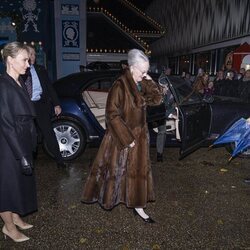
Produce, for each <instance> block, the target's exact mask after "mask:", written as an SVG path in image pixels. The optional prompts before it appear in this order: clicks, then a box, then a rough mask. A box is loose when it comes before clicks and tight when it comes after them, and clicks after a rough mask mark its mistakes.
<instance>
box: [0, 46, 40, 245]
mask: <svg viewBox="0 0 250 250" xmlns="http://www.w3.org/2000/svg"><path fill="white" fill-rule="evenodd" d="M1 54H2V58H3V61H4V63H5V65H6V72H5V73H4V74H3V75H2V76H1V77H0V147H1V157H0V216H1V218H2V220H3V222H4V226H3V228H2V232H3V234H4V235H5V237H6V236H8V237H9V238H11V239H12V240H13V241H15V242H23V241H26V240H29V238H28V237H27V236H25V235H24V234H22V233H21V232H20V231H19V230H18V229H17V227H18V228H20V229H29V228H32V227H33V226H32V225H30V224H28V223H26V222H24V221H23V219H22V218H21V217H20V216H24V215H26V214H29V213H31V212H34V211H36V210H37V196H36V184H35V176H34V173H33V170H32V151H33V149H35V147H36V130H35V124H34V117H35V110H34V108H33V105H32V103H31V101H30V99H29V96H28V94H27V92H26V90H24V88H23V82H22V81H21V79H20V77H19V76H20V74H24V73H25V71H26V69H27V68H28V67H29V63H28V60H29V55H28V48H27V47H26V46H25V45H23V44H21V43H19V42H11V43H9V44H6V45H5V47H4V48H3V50H2V51H1Z"/></svg>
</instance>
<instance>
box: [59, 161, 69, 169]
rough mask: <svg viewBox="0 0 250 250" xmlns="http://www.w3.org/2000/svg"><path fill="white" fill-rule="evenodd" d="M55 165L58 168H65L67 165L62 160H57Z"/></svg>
mask: <svg viewBox="0 0 250 250" xmlns="http://www.w3.org/2000/svg"><path fill="white" fill-rule="evenodd" d="M57 167H58V168H66V167H67V164H66V163H64V162H57Z"/></svg>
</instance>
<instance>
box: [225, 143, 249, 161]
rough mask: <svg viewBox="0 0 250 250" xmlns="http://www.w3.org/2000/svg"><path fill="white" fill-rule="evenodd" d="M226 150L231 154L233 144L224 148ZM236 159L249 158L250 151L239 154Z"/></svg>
mask: <svg viewBox="0 0 250 250" xmlns="http://www.w3.org/2000/svg"><path fill="white" fill-rule="evenodd" d="M225 148H226V150H227V151H228V152H229V153H230V154H232V153H233V151H234V148H235V144H234V143H229V144H227V145H226V146H225ZM238 157H240V158H250V149H248V150H246V151H244V152H243V153H241V154H238Z"/></svg>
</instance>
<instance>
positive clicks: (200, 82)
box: [193, 73, 209, 95]
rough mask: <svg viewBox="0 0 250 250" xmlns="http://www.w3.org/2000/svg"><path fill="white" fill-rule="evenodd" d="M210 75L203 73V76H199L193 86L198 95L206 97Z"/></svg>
mask: <svg viewBox="0 0 250 250" xmlns="http://www.w3.org/2000/svg"><path fill="white" fill-rule="evenodd" d="M208 79H209V75H208V74H207V73H202V75H199V76H197V78H196V79H195V82H194V84H193V90H194V92H196V93H200V94H202V95H204V93H205V89H206V88H207V85H208Z"/></svg>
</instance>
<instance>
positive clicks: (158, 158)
mask: <svg viewBox="0 0 250 250" xmlns="http://www.w3.org/2000/svg"><path fill="white" fill-rule="evenodd" d="M156 160H157V161H158V162H163V154H160V153H157V156H156Z"/></svg>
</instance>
